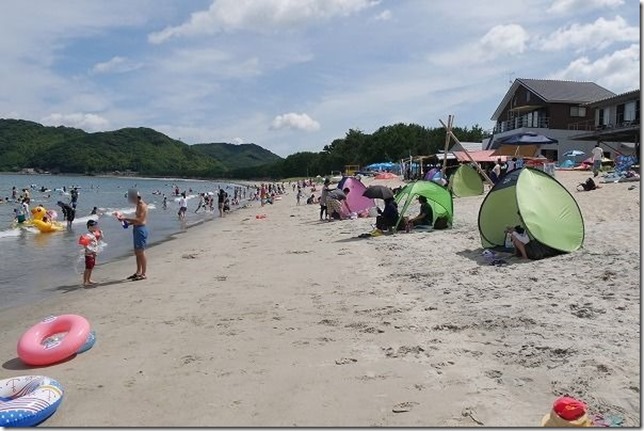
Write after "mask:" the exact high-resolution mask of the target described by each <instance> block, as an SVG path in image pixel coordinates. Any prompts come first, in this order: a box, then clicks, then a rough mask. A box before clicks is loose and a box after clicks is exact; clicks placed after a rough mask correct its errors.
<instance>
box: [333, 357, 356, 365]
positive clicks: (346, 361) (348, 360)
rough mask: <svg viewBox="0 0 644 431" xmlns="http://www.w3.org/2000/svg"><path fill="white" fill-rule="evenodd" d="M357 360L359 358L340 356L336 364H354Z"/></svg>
mask: <svg viewBox="0 0 644 431" xmlns="http://www.w3.org/2000/svg"><path fill="white" fill-rule="evenodd" d="M356 362H358V360H357V359H354V358H340V359H336V360H335V364H336V365H347V364H353V363H356Z"/></svg>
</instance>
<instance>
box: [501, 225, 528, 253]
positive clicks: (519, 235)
mask: <svg viewBox="0 0 644 431" xmlns="http://www.w3.org/2000/svg"><path fill="white" fill-rule="evenodd" d="M505 233H506V234H508V233H509V234H510V236H511V239H512V245H514V248H515V249H516V250H517V251H518V252H519V254H520V255H521V258H523V259H527V258H528V255H527V254H526V251H525V246H526V244H527V243H529V242H530V237H529V236H528V233H527V232H526V231H525V229H524V228H523V227H521V226H519V225H517V226H514V227H510V226H508V227H507V228H506V229H505Z"/></svg>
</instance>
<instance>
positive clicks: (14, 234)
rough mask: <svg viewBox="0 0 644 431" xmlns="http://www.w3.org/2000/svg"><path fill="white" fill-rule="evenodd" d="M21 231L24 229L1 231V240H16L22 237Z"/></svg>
mask: <svg viewBox="0 0 644 431" xmlns="http://www.w3.org/2000/svg"><path fill="white" fill-rule="evenodd" d="M21 230H22V229H20V228H14V229H7V230H0V239H2V238H16V237H18V236H20V232H21Z"/></svg>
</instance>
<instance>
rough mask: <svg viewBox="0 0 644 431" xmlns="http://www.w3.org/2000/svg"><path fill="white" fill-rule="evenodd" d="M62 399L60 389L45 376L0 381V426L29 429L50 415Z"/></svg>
mask: <svg viewBox="0 0 644 431" xmlns="http://www.w3.org/2000/svg"><path fill="white" fill-rule="evenodd" d="M62 400H63V388H62V386H61V385H60V383H58V382H57V381H56V380H54V379H51V378H49V377H45V376H19V377H13V378H10V379H4V380H0V427H31V426H34V425H38V424H39V423H41V422H42V421H44V420H45V419H47V418H48V417H49V416H51V415H53V414H54V412H55V411H56V409H57V408H58V406H59V405H60V403H61V402H62Z"/></svg>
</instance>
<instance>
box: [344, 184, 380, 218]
mask: <svg viewBox="0 0 644 431" xmlns="http://www.w3.org/2000/svg"><path fill="white" fill-rule="evenodd" d="M345 188H348V189H349V190H350V192H349V194H348V195H347V203H348V204H349V207H350V208H351V211H353V212H356V213H361V212H363V211H368V210H369V209H370V208H373V207H375V206H376V203H375V202H374V200H373V199H370V198H368V197H365V196H362V194H363V193H364V191H365V190H367V186H365V185H364V184H362V181H360V180H359V179H357V178H354V177H344V178H342V180H341V181H340V182H339V183H338V189H339V190H343V189H345Z"/></svg>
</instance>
